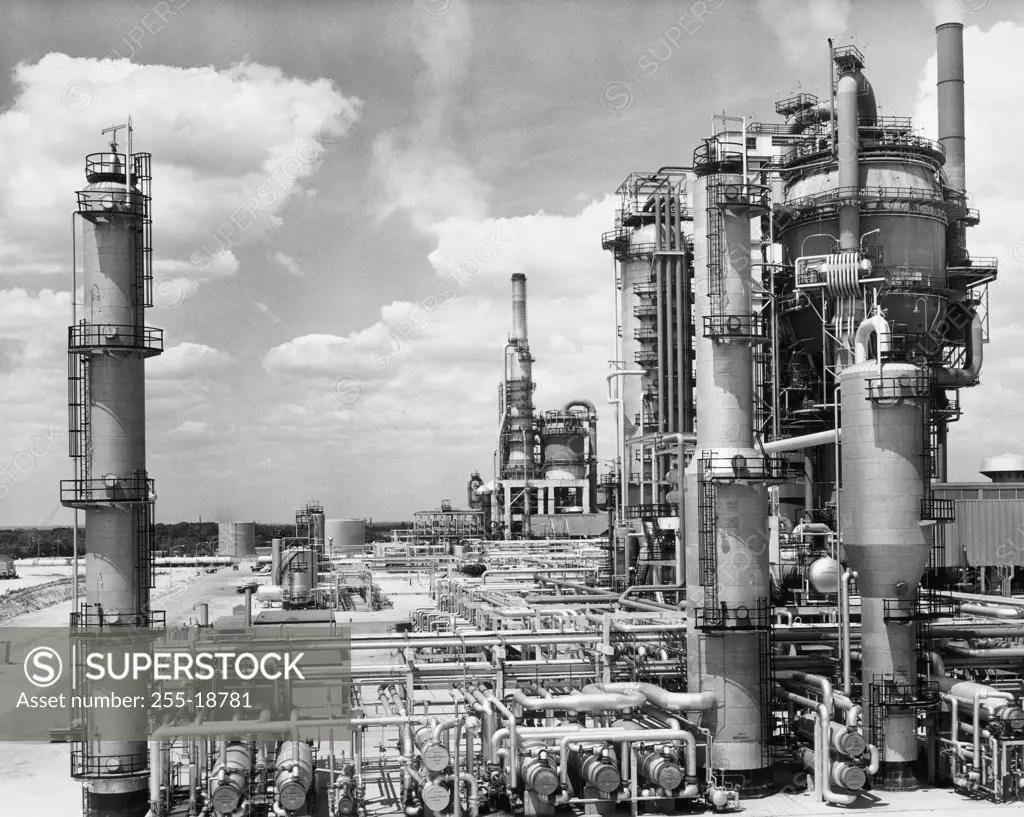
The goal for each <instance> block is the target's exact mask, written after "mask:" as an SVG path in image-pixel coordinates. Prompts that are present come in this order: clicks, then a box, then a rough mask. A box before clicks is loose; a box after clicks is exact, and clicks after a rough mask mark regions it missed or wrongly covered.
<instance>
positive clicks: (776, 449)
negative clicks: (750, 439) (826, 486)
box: [762, 428, 843, 454]
mask: <svg viewBox="0 0 1024 817" xmlns="http://www.w3.org/2000/svg"><path fill="white" fill-rule="evenodd" d="M842 439H843V430H842V429H841V428H836V429H832V430H831V431H818V432H816V433H814V434H804V435H802V436H800V437H787V438H786V439H783V440H772V441H771V442H768V443H764V445H763V446H762V448H763V449H764V453H765V454H780V453H783V452H785V451H799V450H801V449H804V448H812V447H813V446H816V445H834V444H835V443H837V442H840V441H841V440H842Z"/></svg>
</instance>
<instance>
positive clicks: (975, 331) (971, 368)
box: [934, 313, 984, 388]
mask: <svg viewBox="0 0 1024 817" xmlns="http://www.w3.org/2000/svg"><path fill="white" fill-rule="evenodd" d="M964 342H965V347H966V348H965V349H964V351H965V353H966V355H967V368H966V369H947V368H945V367H943V366H936V367H935V369H934V372H935V383H936V385H939V386H945V387H947V388H959V387H961V386H970V385H971V384H972V383H973V382H974V381H975V380H977V379H978V375H979V374H981V364H982V363H983V362H984V352H983V350H982V344H983V343H984V326H983V324H982V321H981V316H980V315H979V314H977V313H975V314H974V318H973V320H972V321H971V324H970V326H969V327H967V329H966V330H965V331H964Z"/></svg>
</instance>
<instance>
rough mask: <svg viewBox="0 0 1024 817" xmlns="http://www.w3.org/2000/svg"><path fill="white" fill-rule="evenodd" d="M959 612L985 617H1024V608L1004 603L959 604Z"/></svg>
mask: <svg viewBox="0 0 1024 817" xmlns="http://www.w3.org/2000/svg"><path fill="white" fill-rule="evenodd" d="M960 612H961V613H966V614H968V615H972V616H982V617H987V618H1008V619H1020V618H1024V610H1022V609H1021V608H1019V607H1007V606H1005V605H999V606H994V605H988V604H961V605H960Z"/></svg>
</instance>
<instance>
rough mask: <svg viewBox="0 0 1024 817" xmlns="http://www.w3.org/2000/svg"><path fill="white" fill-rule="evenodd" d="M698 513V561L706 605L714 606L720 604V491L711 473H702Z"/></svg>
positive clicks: (708, 606)
mask: <svg viewBox="0 0 1024 817" xmlns="http://www.w3.org/2000/svg"><path fill="white" fill-rule="evenodd" d="M701 470H702V471H703V470H704V469H701ZM697 515H698V525H699V529H698V530H699V547H700V551H699V554H698V560H697V563H698V568H699V572H700V583H701V586H702V587H703V588H704V607H705V608H714V607H717V606H718V554H717V533H718V492H717V490H716V489H715V482H714V480H713V479H712V478H711V477H710V475H708V476H705V475H703V474H702V475H701V480H700V494H699V497H698V505H697Z"/></svg>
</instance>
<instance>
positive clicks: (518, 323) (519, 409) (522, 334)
mask: <svg viewBox="0 0 1024 817" xmlns="http://www.w3.org/2000/svg"><path fill="white" fill-rule="evenodd" d="M504 405H505V409H504V418H503V420H502V449H503V451H502V458H503V466H504V467H503V469H502V471H503V474H502V475H503V476H504V477H505V478H507V479H512V480H525V481H527V482H528V481H529V480H530V479H531V478H532V477H534V476H535V473H534V472H535V470H536V469H535V463H534V447H535V441H534V420H533V355H531V354H530V341H529V337H528V334H527V326H526V276H525V275H524V274H523V273H521V272H517V273H514V274H513V275H512V333H511V334H510V335H509V339H508V345H507V346H506V347H505V398H504ZM507 494H508V492H507V490H506V496H507ZM520 495H521V497H522V506H521V507H520V508H518V510H520V511H521V512H522V514H523V525H524V529H523V531H524V533H525V532H526V526H527V520H528V518H529V514H530V493H529V487H528V484H524V486H523V488H522V491H521V492H520ZM508 503H509V500H508V499H506V504H508ZM509 511H511V508H510V509H509ZM510 524H511V512H509V513H507V514H506V525H510Z"/></svg>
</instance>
